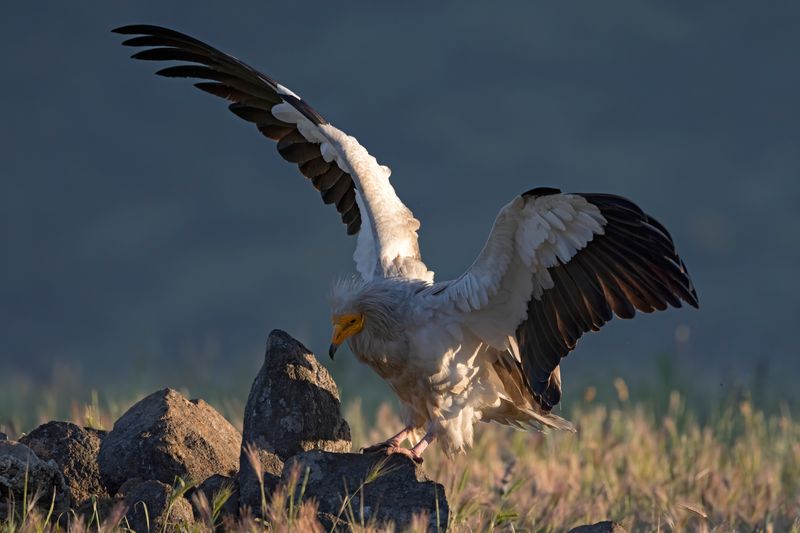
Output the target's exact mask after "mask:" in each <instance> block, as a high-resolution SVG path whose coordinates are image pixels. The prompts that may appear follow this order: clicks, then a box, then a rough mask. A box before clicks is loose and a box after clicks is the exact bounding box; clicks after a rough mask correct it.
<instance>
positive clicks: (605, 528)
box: [567, 520, 625, 533]
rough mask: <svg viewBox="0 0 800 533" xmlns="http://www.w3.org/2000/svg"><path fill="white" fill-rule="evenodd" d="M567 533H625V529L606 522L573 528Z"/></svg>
mask: <svg viewBox="0 0 800 533" xmlns="http://www.w3.org/2000/svg"><path fill="white" fill-rule="evenodd" d="M567 533H625V528H623V527H622V526H621V525H619V524H617V523H616V522H611V521H610V520H606V521H604V522H598V523H596V524H590V525H586V526H578V527H574V528H572V529H570V530H569V531H568V532H567Z"/></svg>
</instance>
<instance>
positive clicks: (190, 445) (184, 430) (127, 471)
mask: <svg viewBox="0 0 800 533" xmlns="http://www.w3.org/2000/svg"><path fill="white" fill-rule="evenodd" d="M240 447H241V436H240V435H239V432H238V431H237V430H236V428H234V427H233V426H232V425H231V424H230V423H229V422H228V421H227V420H225V418H223V417H222V415H220V414H219V413H218V412H217V411H215V410H214V409H213V408H212V407H211V406H210V405H208V404H207V403H206V402H204V401H203V400H188V399H187V398H185V397H184V396H183V395H182V394H180V393H179V392H176V391H174V390H171V389H164V390H160V391H158V392H154V393H153V394H151V395H150V396H147V397H146V398H144V399H143V400H141V401H139V402H138V403H137V404H135V405H134V406H133V407H131V408H130V409H129V410H128V411H127V412H126V413H125V414H124V415H122V417H121V418H120V419H119V420H117V421H116V423H115V424H114V428H113V429H112V430H111V431H110V432H109V433H108V435H106V437H105V439H103V442H102V444H101V445H100V455H99V459H98V461H99V465H100V475H101V477H102V480H103V483H104V484H105V486H106V489H107V490H108V492H109V494H114V493H116V492H117V490H118V489H119V487H120V486H121V485H122V484H123V483H124V482H125V481H127V480H128V479H130V478H135V477H138V478H141V479H145V480H158V481H162V482H164V483H168V484H172V483H174V481H175V477H176V476H177V477H180V478H181V479H183V480H184V481H187V482H188V481H190V480H193V481H199V480H204V479H206V478H208V477H210V476H212V475H214V474H224V475H233V474H234V473H235V472H236V470H237V467H238V464H239V461H238V456H239V450H240Z"/></svg>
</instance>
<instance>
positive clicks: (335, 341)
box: [328, 324, 345, 360]
mask: <svg viewBox="0 0 800 533" xmlns="http://www.w3.org/2000/svg"><path fill="white" fill-rule="evenodd" d="M344 339H345V336H344V328H343V327H342V325H341V324H334V325H333V335H332V336H331V347H330V348H329V349H328V355H330V356H331V360H333V354H335V353H336V350H338V349H339V345H340V344H342V343H343V342H344Z"/></svg>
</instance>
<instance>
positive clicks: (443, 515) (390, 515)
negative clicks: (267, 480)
mask: <svg viewBox="0 0 800 533" xmlns="http://www.w3.org/2000/svg"><path fill="white" fill-rule="evenodd" d="M295 468H296V469H298V473H299V476H300V480H301V481H302V480H303V479H304V476H305V472H306V469H308V482H307V484H306V486H305V492H304V495H303V498H304V499H310V498H313V499H315V500H317V502H318V503H319V513H320V515H321V516H323V517H325V518H326V522H327V521H331V520H335V518H336V517H339V523H340V525H341V521H342V519H345V520H346V519H348V517H350V516H351V514H352V516H354V518H355V522H356V523H358V524H361V523H362V520H363V522H364V523H367V522H369V521H374V522H376V523H377V524H378V525H379V527H385V526H386V525H387V524H388V522H394V523H395V527H396V530H397V531H402V530H405V529H406V528H408V527H409V526H410V525H411V521H412V518H413V517H414V515H415V514H421V513H426V514H427V515H428V519H429V522H428V526H429V529H430V530H432V531H444V530H445V529H446V528H447V522H448V519H449V507H448V504H447V499H446V498H445V493H444V487H443V486H442V485H440V484H439V483H435V482H433V481H430V480H429V479H428V478H427V477H426V476H425V474H424V473H423V471H422V467H421V466H418V465H417V464H415V463H414V462H413V461H411V460H410V459H408V458H407V457H402V456H398V455H393V456H389V457H386V456H384V455H380V454H356V453H328V452H322V451H311V452H306V453H301V454H299V455H296V456H294V457H293V458H291V459H289V460H288V461H287V462H286V466H285V468H284V470H283V475H282V479H283V481H284V482H285V481H287V480H288V479H289V476H290V475H291V472H292V471H293V469H295ZM298 491H299V487H298ZM348 496H349V497H350V498H351V499H350V500H349V509H345V510H344V511H342V502H343V501H345V498H346V497H348ZM362 509H363V515H362Z"/></svg>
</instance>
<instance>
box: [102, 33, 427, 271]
mask: <svg viewBox="0 0 800 533" xmlns="http://www.w3.org/2000/svg"><path fill="white" fill-rule="evenodd" d="M113 31H114V32H115V33H120V34H124V35H136V37H132V38H130V39H128V40H126V41H125V42H124V43H123V44H124V45H126V46H134V47H145V49H144V50H142V51H140V52H137V53H135V54H134V55H133V56H132V57H133V58H134V59H140V60H147V61H176V62H180V63H181V64H179V65H175V66H170V67H167V68H164V69H161V70H159V71H158V72H157V73H156V74H159V75H161V76H166V77H171V78H175V77H181V78H196V79H201V80H204V81H202V82H199V83H196V84H195V87H197V88H198V89H201V90H203V91H205V92H208V93H211V94H213V95H215V96H219V97H221V98H225V99H227V100H230V101H232V102H233V103H232V104H230V105H229V106H228V107H229V109H230V110H231V111H232V112H233V113H234V114H236V115H237V116H239V117H240V118H242V119H244V120H246V121H248V122H252V123H254V124H255V125H256V127H257V128H258V130H259V131H260V132H261V133H262V134H264V135H265V136H266V137H268V138H270V139H272V140H275V141H278V153H280V155H281V156H282V157H283V158H284V159H286V160H287V161H289V162H291V163H296V164H297V166H298V167H299V169H300V172H301V173H302V174H303V175H304V176H306V177H307V178H309V179H310V180H311V183H312V184H313V185H314V187H315V188H316V189H317V190H319V191H320V192H321V194H322V200H323V201H324V202H325V203H326V204H334V205H335V206H336V210H337V211H338V212H339V214H340V215H341V218H342V222H344V223H345V224H346V225H347V233H348V234H350V235H353V234H356V233H358V234H359V237H358V242H357V245H356V252H355V254H354V259H355V261H356V266H357V268H358V270H359V272H361V274H362V276H363V277H364V278H365V279H368V280H369V279H372V277H373V276H375V275H379V276H407V277H412V278H420V279H426V280H428V281H431V280H432V279H433V273H432V272H428V270H427V268H426V267H425V265H424V264H423V263H422V261H421V258H420V254H419V247H418V244H417V233H416V232H417V229H419V221H417V220H416V219H415V218H414V216H413V214H412V213H411V211H410V210H409V209H408V208H407V207H406V206H405V205H403V203H402V202H401V201H400V199H399V198H398V197H397V195H396V194H395V192H394V188H393V187H392V186H391V184H390V183H389V179H388V178H389V174H390V171H389V168H388V167H385V166H381V165H379V164H378V162H377V161H376V160H375V158H374V157H372V156H371V155H369V153H368V152H367V151H366V150H365V149H364V148H363V147H362V146H361V145H360V144H359V143H358V141H357V140H356V139H355V138H353V137H350V136H348V135H346V134H345V133H344V132H342V131H340V130H338V129H337V128H335V127H333V126H332V125H331V124H329V123H328V122H327V121H326V120H325V119H324V118H323V117H322V116H321V115H320V114H319V113H317V112H316V111H315V110H314V109H313V108H312V107H311V106H310V105H308V104H307V103H306V102H305V101H304V100H303V99H302V98H300V97H299V96H298V95H297V94H295V93H294V92H292V91H290V90H289V89H287V88H286V87H284V86H283V85H281V84H280V83H278V82H277V81H275V80H274V79H272V78H271V77H269V76H267V75H265V74H262V73H260V72H258V71H257V70H255V69H253V68H252V67H250V66H249V65H247V64H245V63H243V62H242V61H239V60H238V59H236V58H234V57H232V56H230V55H228V54H225V53H223V52H220V51H219V50H217V49H216V48H213V47H211V46H209V45H207V44H205V43H203V42H202V41H199V40H197V39H195V38H193V37H190V36H188V35H184V34H182V33H179V32H177V31H174V30H170V29H167V28H162V27H159V26H148V25H134V26H124V27H121V28H117V29H115V30H113ZM365 225H366V226H368V231H363V229H362V228H363V226H365ZM360 230H361V231H360Z"/></svg>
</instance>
